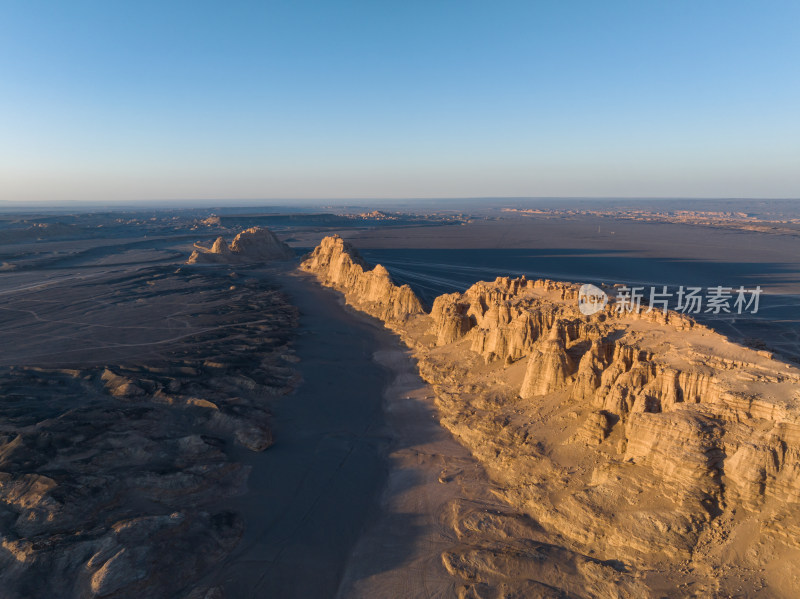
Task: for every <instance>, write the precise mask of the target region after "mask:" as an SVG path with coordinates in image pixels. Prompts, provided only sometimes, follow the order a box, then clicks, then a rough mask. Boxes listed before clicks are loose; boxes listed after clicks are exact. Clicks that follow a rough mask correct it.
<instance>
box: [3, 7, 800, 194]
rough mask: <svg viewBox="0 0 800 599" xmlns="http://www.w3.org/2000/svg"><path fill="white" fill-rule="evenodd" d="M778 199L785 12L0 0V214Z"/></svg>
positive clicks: (785, 153) (784, 125)
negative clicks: (370, 203) (388, 200)
mask: <svg viewBox="0 0 800 599" xmlns="http://www.w3.org/2000/svg"><path fill="white" fill-rule="evenodd" d="M443 196H444V197H461V196H472V197H475V196H622V197H638V196H642V197H644V196H672V197H678V196H682V197H800V2H797V0H787V1H778V0H749V1H746V2H741V1H737V0H721V1H712V0H689V1H684V0H630V1H617V0H588V1H583V2H582V1H577V0H574V1H569V0H551V1H535V0H526V1H502V0H495V1H489V0H485V1H482V2H473V1H470V0H395V1H393V0H362V1H344V0H341V1H337V0H317V1H309V0H292V1H288V0H287V1H280V2H278V1H266V0H265V1H262V2H245V1H235V0H228V1H223V0H219V1H216V2H209V1H205V0H190V1H176V0H159V1H146V0H136V1H114V0H112V1H109V0H98V1H84V0H69V1H63V0H54V1H44V0H0V200H6V201H29V200H31V201H32V200H36V201H46V202H47V201H58V200H90V201H98V200H99V201H119V200H124V201H130V200H136V199H161V198H164V199H169V198H198V199H200V198H203V199H208V198H213V199H217V198H238V199H247V198H249V199H252V198H281V199H283V198H334V197H338V198H342V197H348V198H349V197H352V198H381V197H396V198H397V197H443Z"/></svg>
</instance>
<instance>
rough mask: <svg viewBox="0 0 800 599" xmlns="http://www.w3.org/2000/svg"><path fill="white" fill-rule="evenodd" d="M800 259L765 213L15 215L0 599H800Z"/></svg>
mask: <svg viewBox="0 0 800 599" xmlns="http://www.w3.org/2000/svg"><path fill="white" fill-rule="evenodd" d="M220 238H222V239H220ZM798 250H800V220H798V215H797V213H796V208H795V207H794V206H793V205H792V204H791V203H780V202H772V203H763V204H758V205H750V204H743V203H741V202H738V203H737V202H733V201H719V202H710V203H709V204H708V205H706V206H697V205H692V206H691V207H687V206H686V205H682V204H681V202H673V203H669V202H661V203H659V204H657V205H656V204H652V203H647V202H643V203H639V204H636V205H631V203H620V202H616V203H614V202H606V203H602V202H598V201H595V202H589V201H585V202H575V203H574V205H573V206H570V207H568V208H564V207H562V206H553V205H552V203H548V202H546V201H539V202H530V201H522V200H520V201H511V200H503V201H499V200H495V201H488V200H485V201H481V200H470V201H450V202H445V201H443V202H438V203H435V204H434V203H424V202H416V203H397V205H393V206H381V209H380V210H376V209H375V207H374V206H367V205H364V206H348V205H344V204H341V205H333V206H313V205H310V206H308V207H305V208H303V209H297V208H296V207H295V208H293V209H288V208H282V207H279V206H273V207H264V208H255V207H253V208H241V209H230V208H227V209H225V208H223V209H213V208H208V209H205V208H204V209H199V208H191V209H190V208H180V207H176V208H172V209H164V208H162V209H158V210H142V209H137V210H130V211H125V210H114V211H102V210H88V209H86V210H83V211H74V212H72V211H60V212H55V211H49V212H48V211H45V210H42V211H41V212H38V213H32V212H30V211H28V212H21V211H14V210H10V209H9V210H6V211H5V212H4V213H3V214H2V215H1V218H0V264H2V267H0V268H1V270H0V323H2V327H1V328H0V346H1V347H2V348H3V351H2V352H0V596H2V597H8V598H9V599H16V598H23V597H65V598H66V597H81V598H82V597H186V598H192V599H196V598H207V599H220V598H224V597H228V598H238V597H254V598H255V597H365V598H366V597H387V598H388V597H397V598H401V597H487V598H488V597H509V598H510V597H632V598H636V597H787V598H788V597H795V596H796V593H797V589H799V588H800V545H798V540H797V539H798V538H800V537H798V535H799V534H800V504H799V503H798V500H800V474H798V473H799V472H800V462H799V460H800V441H798V440H799V439H800V435H798V429H797V427H798V426H800V425H799V424H798V416H800V369H799V368H798V361H800V251H798ZM378 264H381V265H382V266H381V267H378V266H377V265H378ZM481 281H483V283H481ZM582 283H593V284H596V285H598V286H602V287H603V289H606V290H607V291H608V293H609V295H610V298H611V299H610V303H609V305H608V307H607V309H606V310H604V311H603V312H601V313H599V314H595V315H589V316H587V315H583V314H581V313H579V312H578V310H577V308H578V295H577V294H578V291H577V290H578V287H579V286H580V284H582ZM614 284H628V285H643V286H645V285H658V286H662V285H663V286H670V287H675V286H679V285H687V286H689V285H699V286H704V287H712V286H717V285H725V286H730V287H738V286H739V285H743V286H747V287H749V288H752V287H755V286H760V287H761V288H762V289H763V291H764V293H763V295H762V296H761V304H760V307H759V311H758V313H756V314H742V315H739V314H733V313H721V314H712V313H701V314H698V315H697V316H696V317H687V316H685V315H681V314H678V313H674V312H671V313H669V314H668V315H663V316H659V313H658V312H656V313H655V314H653V315H647V316H643V317H637V316H634V315H625V314H623V315H619V314H617V313H616V312H615V310H614V305H615V294H616V293H617V291H616V290H617V289H618V287H617V288H615V287H614Z"/></svg>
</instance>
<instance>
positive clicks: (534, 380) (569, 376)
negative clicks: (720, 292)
mask: <svg viewBox="0 0 800 599" xmlns="http://www.w3.org/2000/svg"><path fill="white" fill-rule="evenodd" d="M303 268H304V269H305V270H307V271H310V272H314V273H315V274H316V275H317V277H318V279H319V280H320V281H321V282H322V283H323V284H326V285H329V286H332V287H335V288H337V289H339V290H341V291H342V292H343V293H344V294H345V297H346V298H347V301H348V303H350V304H352V305H353V306H355V307H358V308H361V309H362V310H364V311H366V312H368V313H370V314H372V315H374V316H377V317H378V318H382V319H383V320H384V322H385V323H386V326H388V327H390V328H392V329H393V330H394V331H396V332H397V333H398V334H400V336H401V338H402V339H403V340H404V342H405V343H406V344H407V345H408V346H409V347H410V348H411V349H412V351H413V353H414V357H415V358H416V360H417V364H418V367H419V370H420V373H421V374H422V376H423V378H425V379H426V380H427V381H428V382H430V383H431V384H432V386H433V389H434V391H435V393H436V403H437V406H438V409H439V417H440V421H441V423H442V425H443V426H445V427H446V428H448V429H449V430H450V431H451V432H452V433H453V435H454V436H455V437H456V438H457V439H458V440H459V441H460V442H461V443H462V444H463V445H465V446H466V447H468V448H469V449H470V450H471V452H472V453H473V455H474V456H475V457H476V458H477V459H478V460H479V461H480V462H481V463H482V464H483V466H484V467H485V469H486V471H487V472H488V473H489V474H490V476H491V478H492V479H493V481H494V482H495V483H496V484H497V485H498V486H499V487H500V488H501V489H502V491H501V492H500V494H501V495H502V497H503V498H504V499H505V500H506V501H507V502H508V504H509V506H511V508H513V509H515V510H518V512H519V513H520V514H522V515H524V517H525V518H529V519H531V520H530V521H531V522H534V523H535V526H537V527H539V529H537V530H539V531H540V532H538V533H537V535H535V536H536V539H537V540H539V541H541V540H542V539H544V540H546V541H547V542H548V543H551V544H562V546H564V547H568V548H570V550H575V551H579V552H580V553H582V554H583V555H592V556H596V557H598V558H600V559H603V560H618V561H619V562H620V563H621V564H624V566H625V568H629V569H630V570H628V571H630V572H636V573H637V574H636V575H635V577H634V578H636V581H637V582H636V585H639V584H640V583H641V585H642V586H635V589H634V587H631V589H633V590H630V589H629V591H630V592H627V591H622V590H619V589H622V588H623V587H622V586H613V585H616V584H621V582H620V580H621V579H619V578H617V579H614V576H612V575H610V574H609V575H607V574H602V572H601V570H597V575H598V579H597V580H596V581H595V582H593V583H592V584H595V583H596V584H597V585H599V586H597V587H596V588H595V590H594V591H592V593H590V594H589V595H588V596H598V597H600V596H620V597H649V596H657V597H658V596H662V594H658V593H659V591H658V590H657V589H658V584H661V583H655V584H656V586H654V587H650V586H649V585H650V583H649V582H648V579H647V576H648V574H647V573H648V572H654V571H657V572H658V573H659V576H663V577H665V579H667V580H671V581H674V582H675V585H676V587H675V588H677V585H678V584H683V583H685V581H687V580H688V581H692V584H694V585H695V588H696V589H697V593H696V596H714V594H715V593H718V594H721V595H720V596H725V595H726V594H731V593H733V594H735V593H736V592H737V588H739V586H737V585H742V584H746V585H750V586H748V587H747V588H749V589H750V591H748V592H754V591H755V590H758V589H761V588H765V587H766V588H771V589H773V590H774V591H775V592H774V596H791V595H787V594H786V592H788V591H786V589H788V588H790V587H788V586H787V584H789V583H788V582H787V580H788V579H787V578H786V576H785V575H784V574H781V572H784V570H786V567H787V566H786V564H791V563H793V562H792V560H796V552H797V551H798V550H800V541H798V539H800V370H798V368H796V367H795V366H793V365H790V364H787V363H785V362H781V361H780V360H776V359H775V358H774V357H773V356H772V355H771V354H769V353H768V352H764V351H756V350H754V349H750V348H747V347H744V346H741V345H738V344H736V343H733V342H731V341H729V340H728V339H726V338H725V337H723V336H722V335H720V334H718V333H716V332H714V331H713V330H711V329H709V328H707V327H705V326H702V325H699V324H697V323H696V322H695V321H694V320H692V319H691V318H689V317H687V316H685V315H683V314H678V313H675V312H667V313H666V314H665V313H663V312H662V311H661V310H654V311H651V312H647V311H642V312H641V313H638V314H637V313H628V312H624V311H618V310H617V309H616V301H615V297H614V293H613V288H610V287H606V288H605V289H606V291H607V292H608V293H609V295H610V298H609V301H608V304H607V305H605V306H604V307H602V309H600V310H599V311H597V312H596V313H592V314H584V313H582V312H581V311H580V309H579V303H578V294H579V289H580V285H578V284H572V283H561V282H554V281H547V280H544V281H541V280H540V281H531V280H527V279H525V278H524V277H523V278H516V279H511V278H507V277H500V278H498V279H496V280H495V281H491V282H478V283H476V284H475V285H473V286H472V287H470V288H469V289H467V290H466V291H465V292H464V293H450V294H445V295H442V296H439V297H438V298H436V299H435V301H434V302H433V305H432V307H431V311H430V312H429V313H425V312H424V311H423V310H422V307H421V305H420V304H419V302H418V301H417V300H416V298H415V297H414V296H413V293H412V292H411V290H410V289H408V290H407V291H406V292H405V296H404V299H403V300H402V301H400V300H398V298H399V297H400V295H401V294H400V292H398V291H397V290H398V288H397V287H394V286H393V285H392V284H391V281H390V278H389V275H388V273H387V272H386V271H385V270H384V269H383V268H380V267H376V268H375V269H374V270H372V271H369V270H366V269H367V268H368V267H366V266H365V265H364V263H363V261H362V260H361V259H360V258H359V257H358V254H357V253H356V251H355V250H354V249H353V248H352V247H351V246H350V245H349V244H347V243H345V242H344V241H342V240H341V239H338V238H327V239H325V240H323V241H322V243H321V244H320V246H319V247H318V248H317V249H316V250H314V252H312V254H310V256H309V257H308V259H307V260H306V262H304V264H303ZM453 517H454V518H455V520H454V523H453V526H454V527H455V529H456V530H457V531H458V530H463V529H464V527H465V526H466V520H464V521H462V520H459V518H460V516H453ZM470 517H472V516H470ZM487 517H488V516H487ZM463 518H467V516H466V515H465V516H463ZM488 530H489V529H480V530H478V529H476V530H474V531H472V533H470V534H471V535H472V536H475V535H477V537H479V538H478V540H476V541H475V542H476V543H478V545H479V546H481V547H485V546H486V544H487V543H488V542H490V540H491V538H494V537H492V536H491V535H495V536H496V535H500V537H502V538H504V539H509V538H512V537H510V536H509V535H511V532H510V531H505V532H502V534H501V532H498V531H494V532H492V533H491V534H490V533H489V532H488ZM459 534H461V533H459ZM459 538H463V537H462V536H459ZM504 542H507V541H504ZM526 547H527V546H526ZM465 551H466V553H464V552H462V553H459V554H458V556H456V554H454V553H452V552H445V554H443V560H444V563H445V566H446V567H447V569H448V571H450V572H451V574H453V575H455V576H461V577H462V578H463V579H464V580H465V581H467V582H466V583H465V584H466V585H467V587H469V588H470V589H472V590H470V592H472V593H473V594H474V595H475V596H483V595H481V594H480V593H484V594H486V593H488V595H487V596H494V595H492V593H495V595H497V594H498V593H500V592H501V591H502V592H510V591H511V590H512V589H513V590H514V592H519V593H522V594H520V596H524V592H523V590H522V589H523V587H524V585H523V586H519V585H517V586H514V585H515V584H517V583H513V582H511V578H510V577H509V576H508V575H507V573H506V572H504V571H503V569H502V568H501V564H507V563H508V560H509V559H511V558H512V557H513V559H514V560H516V561H515V563H517V562H518V563H517V565H518V566H519V568H520V569H521V570H520V571H522V570H525V571H527V569H529V566H530V564H532V563H533V562H532V561H531V560H534V557H532V556H528V557H525V555H527V554H526V553H525V552H526V551H527V549H525V548H524V547H522V546H521V545H520V546H519V547H517V546H516V545H514V548H511V547H510V546H509V547H508V548H506V549H504V548H498V547H495V548H494V549H493V550H492V551H493V553H492V554H491V555H492V558H491V560H485V561H482V562H481V564H480V565H479V564H478V563H477V561H475V560H474V559H473V558H472V557H469V558H468V559H467V558H465V556H468V555H469V556H473V553H474V551H478V549H475V550H474V551H473V550H469V551H467V550H466V549H465ZM470 551H471V552H472V553H470ZM480 551H483V550H482V549H481V550H480ZM509 552H510V553H509ZM475 555H477V554H475ZM550 555H551V557H552V556H555V555H556V554H555V553H551V554H550ZM473 557H474V556H473ZM552 559H556V558H555V557H552ZM537 563H538V562H537ZM731 564H734V565H735V567H736V568H739V569H740V571H741V572H742V573H743V574H742V577H743V578H735V577H731V576H730V575H729V574H726V572H728V570H725V568H726V567H728V566H730V565H731ZM530 567H532V566H530ZM584 574H585V573H584ZM601 579H602V581H604V582H603V584H606V583H607V584H609V585H611V586H610V587H608V588H609V589H610V588H613V589H614V591H613V592H612V591H610V590H608V589H606V590H603V589H604V588H605V587H603V584H601V583H600V582H598V581H600V580H601ZM612 579H613V580H616V582H614V583H613V584H612V582H611V581H612ZM538 580H540V581H541V582H544V583H546V584H548V585H552V584H554V585H555V586H556V587H557V588H559V589H561V590H562V591H564V592H567V591H570V589H572V588H578V587H571V586H570V585H571V584H577V585H578V586H579V587H580V585H581V584H586V580H585V579H582V580H581V581H577V582H576V580H571V579H570V577H569V576H565V577H564V579H563V580H562V579H559V578H556V579H548V580H543V579H538ZM554 580H555V582H554ZM737 580H738V581H739V582H737ZM476 581H477V582H476ZM742 581H749V582H742ZM528 582H530V581H528ZM520 584H521V583H520ZM504 585H505V586H504ZM668 586H669V585H668ZM580 588H583V589H584V590H585V588H586V587H580ZM593 588H594V587H593ZM487 589H488V590H487ZM492 589H493V590H492ZM595 591H596V592H595ZM570 592H571V591H570ZM704 593H705V594H704ZM782 593H783V594H782ZM579 594H580V593H579ZM465 596H473V595H469V594H468V595H465ZM554 596H555V595H554ZM666 596H682V595H674V594H670V593H666ZM743 596H749V595H747V594H745V595H743ZM768 596H773V595H768Z"/></svg>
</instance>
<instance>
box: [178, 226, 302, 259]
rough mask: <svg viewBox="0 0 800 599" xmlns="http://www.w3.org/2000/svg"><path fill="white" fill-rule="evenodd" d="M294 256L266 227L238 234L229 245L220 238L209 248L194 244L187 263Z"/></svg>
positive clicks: (253, 228) (292, 251)
mask: <svg viewBox="0 0 800 599" xmlns="http://www.w3.org/2000/svg"><path fill="white" fill-rule="evenodd" d="M294 255H295V254H294V250H292V248H290V247H289V246H288V245H286V244H285V243H283V242H282V241H281V240H279V239H278V238H277V237H275V234H274V233H273V232H272V231H270V230H269V229H267V228H266V227H251V228H250V229H246V230H244V231H242V232H241V233H239V234H238V235H237V236H236V237H235V238H234V239H233V242H232V243H231V244H230V245H228V244H227V243H226V242H225V239H224V238H222V237H217V239H216V241H214V244H213V245H212V246H211V247H210V248H207V247H204V246H201V245H199V244H195V250H194V251H193V252H192V255H191V256H189V260H188V262H187V263H188V264H197V263H216V264H233V263H240V262H266V261H270V260H289V259H291V258H294Z"/></svg>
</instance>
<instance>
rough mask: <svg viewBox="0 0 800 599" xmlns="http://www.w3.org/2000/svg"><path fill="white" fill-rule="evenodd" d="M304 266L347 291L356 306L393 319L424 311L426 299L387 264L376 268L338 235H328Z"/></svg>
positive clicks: (308, 257) (394, 320) (344, 292)
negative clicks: (397, 282) (394, 279)
mask: <svg viewBox="0 0 800 599" xmlns="http://www.w3.org/2000/svg"><path fill="white" fill-rule="evenodd" d="M300 268H302V269H303V270H305V271H307V272H312V273H314V274H315V275H316V276H317V278H318V279H319V281H320V282H321V283H322V284H323V285H326V286H328V287H333V288H335V289H337V290H339V291H341V292H342V293H343V294H344V297H345V300H346V301H347V303H348V304H351V305H352V306H354V307H355V308H358V309H359V310H362V311H364V312H366V313H368V314H370V315H372V316H375V317H376V318H380V319H381V320H383V321H385V322H387V323H391V322H398V321H403V320H405V319H407V318H408V317H409V316H413V315H415V314H424V310H423V308H422V303H421V302H420V301H419V298H417V296H416V295H415V294H414V292H413V291H412V290H411V288H410V287H409V286H408V285H401V286H399V287H398V286H397V285H395V284H394V283H393V282H392V278H391V277H390V276H389V271H387V270H386V269H385V268H384V267H383V266H381V265H380V264H378V265H377V266H375V268H373V269H372V270H368V269H369V266H368V265H367V263H366V262H364V260H363V259H362V258H361V256H359V255H358V252H357V251H356V250H355V249H354V248H353V246H351V245H350V244H349V243H347V242H346V241H344V240H343V239H342V238H341V237H339V236H338V235H333V236H330V237H325V238H324V239H323V240H322V241H321V242H320V244H319V245H318V246H317V247H316V248H315V249H314V251H313V252H311V253H310V254H309V255H308V256H306V258H305V260H303V262H302V264H301V265H300Z"/></svg>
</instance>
